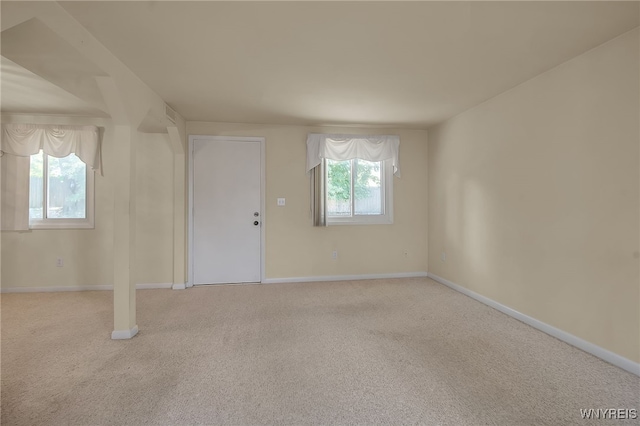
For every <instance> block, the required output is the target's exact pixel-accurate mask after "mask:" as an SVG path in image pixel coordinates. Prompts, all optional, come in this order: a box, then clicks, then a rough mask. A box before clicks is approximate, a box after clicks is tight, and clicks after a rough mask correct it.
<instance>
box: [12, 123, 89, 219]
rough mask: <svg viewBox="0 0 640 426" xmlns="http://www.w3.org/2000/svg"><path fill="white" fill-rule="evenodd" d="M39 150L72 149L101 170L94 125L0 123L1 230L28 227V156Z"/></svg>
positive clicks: (62, 153)
mask: <svg viewBox="0 0 640 426" xmlns="http://www.w3.org/2000/svg"><path fill="white" fill-rule="evenodd" d="M40 150H43V151H44V153H45V154H48V155H50V156H52V157H57V158H62V157H66V156H67V155H69V154H71V153H74V154H75V155H76V156H77V157H78V158H80V160H82V161H83V162H84V163H85V164H86V165H87V166H89V167H91V169H92V170H95V171H98V172H99V173H102V158H101V154H100V141H99V131H98V128H97V127H96V126H56V125H41V124H3V125H2V139H1V140H0V151H1V154H2V161H1V166H0V167H1V169H2V170H1V174H2V185H1V191H2V194H1V195H2V221H1V229H2V230H3V231H23V230H28V229H29V157H30V156H31V155H33V154H37V153H38V152H39V151H40Z"/></svg>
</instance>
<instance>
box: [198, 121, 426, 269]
mask: <svg viewBox="0 0 640 426" xmlns="http://www.w3.org/2000/svg"><path fill="white" fill-rule="evenodd" d="M311 132H317V133H361V134H362V133H367V134H373V133H378V134H398V135H400V164H401V167H402V178H400V179H397V178H394V188H393V191H394V224H393V225H369V226H362V225H359V226H330V227H327V228H315V227H313V226H311V219H310V213H309V177H308V176H307V175H306V173H305V162H306V139H307V134H308V133H311ZM187 134H188V135H218V136H256V137H264V138H265V139H266V163H267V165H266V216H265V219H266V221H265V222H266V232H265V234H266V277H267V278H290V277H313V276H335V275H358V274H392V273H404V272H426V271H427V244H426V234H427V223H426V216H427V192H426V179H427V167H426V166H427V146H426V139H427V136H426V131H421V130H394V129H371V128H369V129H364V128H333V127H326V128H320V127H303V126H275V125H249V124H226V123H202V122H188V123H187ZM278 197H284V198H286V206H285V207H278V206H277V205H276V198H278ZM405 249H406V250H407V251H408V256H407V257H404V255H403V251H404V250H405ZM333 250H338V253H339V254H338V260H335V261H334V260H332V259H331V252H332V251H333Z"/></svg>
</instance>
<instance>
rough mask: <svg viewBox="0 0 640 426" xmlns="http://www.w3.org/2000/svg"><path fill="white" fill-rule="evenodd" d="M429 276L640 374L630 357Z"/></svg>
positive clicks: (463, 288)
mask: <svg viewBox="0 0 640 426" xmlns="http://www.w3.org/2000/svg"><path fill="white" fill-rule="evenodd" d="M428 275H429V278H431V279H432V280H435V281H437V282H439V283H441V284H444V285H446V286H447V287H450V288H452V289H453V290H456V291H458V292H460V293H462V294H464V295H467V296H469V297H471V298H473V299H475V300H477V301H478V302H481V303H484V304H485V305H487V306H490V307H492V308H494V309H497V310H498V311H500V312H502V313H504V314H507V315H509V316H511V317H513V318H515V319H517V320H519V321H522V322H523V323H525V324H527V325H530V326H531V327H533V328H537V329H538V330H540V331H542V332H544V333H547V334H548V335H550V336H553V337H555V338H557V339H560V340H562V341H563V342H565V343H568V344H570V345H572V346H575V347H576V348H578V349H582V350H583V351H585V352H587V353H590V354H591V355H594V356H596V357H598V358H600V359H602V360H604V361H606V362H608V363H610V364H613V365H615V366H616V367H620V368H622V369H623V370H626V371H628V372H630V373H633V374H635V375H636V376H640V364H639V363H637V362H634V361H631V360H630V359H627V358H625V357H623V356H620V355H618V354H616V353H613V352H611V351H609V350H607V349H604V348H602V347H600V346H598V345H594V344H593V343H590V342H587V341H586V340H583V339H581V338H579V337H576V336H574V335H573V334H569V333H567V332H566V331H562V330H560V329H559V328H555V327H553V326H551V325H549V324H547V323H544V322H542V321H539V320H537V319H535V318H532V317H530V316H528V315H525V314H523V313H520V312H518V311H516V310H514V309H511V308H509V307H508V306H505V305H503V304H501V303H498V302H496V301H495V300H492V299H489V298H488V297H485V296H482V295H481V294H478V293H476V292H474V291H471V290H469V289H467V288H465V287H462V286H461V285H459V284H455V283H453V282H451V281H449V280H447V279H445V278H442V277H439V276H437V275H435V274H432V273H431V272H429V274H428Z"/></svg>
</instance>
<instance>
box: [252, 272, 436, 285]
mask: <svg viewBox="0 0 640 426" xmlns="http://www.w3.org/2000/svg"><path fill="white" fill-rule="evenodd" d="M426 276H427V273H426V272H398V273H395V274H366V275H319V276H315V277H291V278H265V279H264V280H262V284H279V283H309V282H319V281H354V280H377V279H385V278H418V277H426Z"/></svg>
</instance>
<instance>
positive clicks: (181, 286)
mask: <svg viewBox="0 0 640 426" xmlns="http://www.w3.org/2000/svg"><path fill="white" fill-rule="evenodd" d="M171 288H172V289H174V290H185V289H186V288H187V285H186V284H185V283H182V284H180V283H175V284H173V285H172V286H171Z"/></svg>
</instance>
